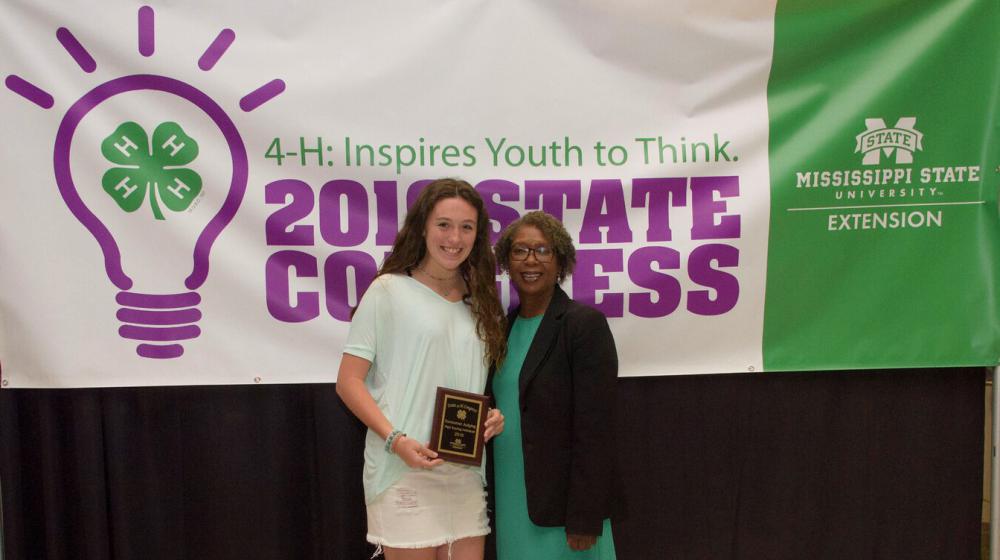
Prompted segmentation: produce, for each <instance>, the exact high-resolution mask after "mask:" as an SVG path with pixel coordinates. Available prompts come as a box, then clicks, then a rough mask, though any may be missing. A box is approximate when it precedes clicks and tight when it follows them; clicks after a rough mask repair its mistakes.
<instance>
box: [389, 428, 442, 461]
mask: <svg viewBox="0 0 1000 560" xmlns="http://www.w3.org/2000/svg"><path fill="white" fill-rule="evenodd" d="M392 451H393V452H394V453H395V454H396V455H399V458H400V459H402V460H403V462H404V463H406V466H408V467H410V468H412V469H433V468H434V467H437V466H438V465H442V464H444V459H438V458H437V453H435V452H434V451H431V450H430V449H428V448H427V446H425V445H423V444H422V443H420V442H419V441H417V440H415V439H412V438H409V437H406V436H399V437H398V438H396V441H394V442H392Z"/></svg>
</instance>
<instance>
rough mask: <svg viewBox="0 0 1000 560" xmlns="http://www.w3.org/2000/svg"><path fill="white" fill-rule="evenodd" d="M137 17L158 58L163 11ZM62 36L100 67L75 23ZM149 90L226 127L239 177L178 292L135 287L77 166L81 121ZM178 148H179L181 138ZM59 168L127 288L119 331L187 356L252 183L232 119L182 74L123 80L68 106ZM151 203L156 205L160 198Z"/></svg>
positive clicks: (36, 91) (263, 99) (14, 87)
mask: <svg viewBox="0 0 1000 560" xmlns="http://www.w3.org/2000/svg"><path fill="white" fill-rule="evenodd" d="M137 15H138V21H137V23H138V40H139V41H138V47H139V53H140V54H142V56H144V57H150V56H153V54H154V53H155V52H156V41H155V37H156V35H155V11H154V10H153V8H152V7H150V6H142V7H140V8H139V11H138V14H137ZM235 38H236V34H235V32H234V31H233V30H231V29H223V30H222V31H221V32H219V34H218V36H217V37H216V38H215V39H214V40H213V41H212V43H211V44H210V45H209V46H208V48H207V49H206V50H205V52H204V53H203V54H202V56H201V58H200V59H199V60H198V68H200V69H201V70H203V71H205V72H208V71H210V70H212V69H213V68H214V67H215V66H216V65H217V64H218V63H219V61H220V60H221V58H222V56H223V55H224V54H225V53H226V51H227V50H228V49H229V47H230V46H231V45H232V44H233V41H234V40H235ZM56 39H57V40H58V41H59V43H60V45H62V47H63V48H64V49H65V51H66V52H67V53H68V54H69V55H70V57H72V59H73V61H74V62H76V64H77V66H79V67H80V69H81V70H83V71H84V72H86V73H88V74H91V73H93V72H95V71H96V70H97V67H98V64H97V61H96V60H95V59H94V57H93V56H91V54H90V53H89V52H88V51H87V49H86V48H85V47H84V46H83V44H82V43H81V42H80V41H79V40H78V39H77V37H76V36H75V35H74V34H73V33H72V32H71V31H70V30H69V29H66V28H64V27H61V28H59V29H58V30H57V31H56ZM4 85H6V87H7V89H9V90H10V91H11V92H13V93H15V94H17V95H19V96H21V97H23V98H24V99H26V100H27V101H29V102H31V103H33V104H35V105H37V106H38V107H41V108H42V109H51V108H52V107H53V106H54V105H55V100H54V98H53V96H52V95H51V94H50V93H49V92H47V91H45V90H44V89H42V88H40V87H38V86H37V85H35V84H33V83H31V82H30V81H28V80H26V79H24V78H22V77H20V76H17V75H14V74H10V75H8V76H7V78H6V79H5V80H4ZM284 90H285V82H284V81H282V80H280V79H273V80H271V81H269V82H267V83H265V84H264V85H262V86H260V87H258V88H257V89H255V90H253V91H251V92H250V93H248V94H246V95H244V96H243V97H242V98H241V99H240V102H239V106H240V108H241V109H242V110H243V111H244V112H250V111H253V110H255V109H256V108H258V107H260V106H261V105H263V104H264V103H267V102H268V101H270V100H271V99H274V98H275V97H277V96H278V95H280V94H281V93H282V92H283V91H284ZM144 91H148V92H157V93H166V94H170V95H173V96H176V97H179V98H180V99H182V100H185V101H187V102H188V103H190V104H192V105H194V106H195V107H196V108H198V109H199V110H200V111H201V112H202V113H204V114H205V115H206V116H207V117H208V118H209V119H210V120H211V121H212V123H213V124H214V126H215V127H216V128H217V129H218V130H219V131H220V132H221V133H222V137H223V139H224V141H225V144H226V145H227V146H228V149H229V155H230V160H231V162H232V176H231V179H230V182H229V188H228V190H227V191H226V195H225V198H224V200H223V202H222V205H221V206H220V207H219V209H218V211H217V212H216V213H215V214H214V215H213V216H212V218H211V219H210V220H209V221H208V224H207V225H206V226H205V227H204V229H202V230H201V231H200V232H199V233H198V235H197V238H196V241H195V243H194V249H193V251H192V253H191V262H192V268H191V273H190V274H189V275H187V277H186V278H185V279H184V281H183V284H184V286H183V288H181V287H179V288H178V289H177V290H176V291H174V292H173V293H143V292H140V291H135V290H134V282H133V279H132V277H130V276H129V275H128V274H126V273H125V268H124V267H123V265H122V252H121V248H120V246H119V243H118V242H117V241H116V240H115V238H114V237H113V236H112V234H111V231H110V230H109V228H108V226H107V225H106V224H105V223H104V222H102V221H101V220H100V219H99V218H98V216H97V215H96V214H95V213H94V212H93V211H91V209H90V208H88V206H87V204H86V203H85V202H84V199H85V198H86V197H82V196H81V195H80V191H78V189H77V184H76V182H75V181H74V179H73V173H72V171H71V148H72V146H73V138H74V135H75V134H76V132H77V129H78V128H79V127H80V123H81V121H83V119H84V118H85V117H86V116H87V115H88V114H89V113H90V112H91V111H92V110H94V109H95V108H97V107H98V106H100V105H101V104H103V103H104V102H106V101H108V100H109V99H112V98H114V97H115V96H117V95H121V94H123V93H130V92H144ZM154 134H155V133H154ZM169 141H170V142H172V140H169ZM165 146H166V145H164V147H165ZM170 146H171V147H176V145H174V144H170ZM116 147H118V146H116ZM133 148H134V146H133ZM178 149H179V148H178ZM53 167H54V170H55V178H56V184H57V185H58V188H59V193H60V194H61V195H62V198H63V201H64V202H65V203H66V206H67V208H69V210H70V212H71V213H72V214H73V216H74V217H76V219H77V220H79V222H80V223H81V224H83V226H84V227H85V228H87V230H88V231H89V232H90V233H91V234H92V235H93V236H94V239H96V240H97V244H98V245H99V246H100V248H101V251H102V253H103V255H104V270H105V272H106V273H107V275H108V279H109V280H111V283H112V284H113V285H114V286H115V287H117V288H118V289H119V290H121V291H120V292H119V293H118V295H117V296H116V298H115V300H116V302H117V303H118V305H120V306H121V308H120V309H119V310H118V313H117V315H116V316H117V318H118V320H119V321H121V322H122V323H123V324H122V326H121V327H120V328H119V329H118V334H119V336H121V337H122V338H125V339H129V340H135V341H138V342H139V344H138V346H137V348H136V353H137V354H138V355H139V356H142V357H144V358H154V359H169V358H177V357H180V356H181V355H183V353H184V347H183V345H182V344H181V342H182V341H185V340H192V339H195V338H197V337H198V336H200V335H201V329H200V328H199V327H198V326H197V325H196V324H195V323H197V322H198V321H199V320H201V311H200V310H199V309H198V305H199V304H200V303H201V296H200V295H199V294H198V292H197V290H198V289H199V288H200V287H201V286H202V284H204V283H205V279H206V278H208V268H209V253H210V252H211V250H212V245H213V244H214V243H215V240H216V239H217V238H218V237H219V235H220V234H221V233H222V230H223V229H224V228H225V227H226V226H227V225H229V223H230V222H231V221H232V220H233V217H234V216H235V215H236V212H237V210H239V207H240V204H241V203H242V202H243V196H244V194H245V193H246V189H247V178H248V162H247V151H246V146H245V145H244V144H243V139H242V137H241V136H240V133H239V131H238V130H237V128H236V125H235V124H234V123H233V121H232V119H230V118H229V116H228V115H227V114H226V112H225V111H224V110H223V109H222V108H221V107H220V106H219V105H218V104H217V103H216V102H215V101H213V100H212V98H211V97H209V96H208V95H206V94H205V93H203V92H202V91H201V90H199V89H197V88H195V87H194V86H192V85H189V84H187V83H185V82H182V81H180V80H176V79H173V78H168V77H165V76H157V75H151V74H135V75H130V76H124V77H119V78H115V79H113V80H110V81H107V82H104V83H103V84H101V85H99V86H97V87H95V88H93V89H92V90H90V91H89V92H87V93H86V94H85V95H83V97H81V98H80V99H79V100H78V101H76V102H75V103H73V105H72V106H71V107H70V108H69V109H68V110H67V111H66V114H65V116H64V117H63V119H62V121H61V122H60V124H59V129H58V131H57V133H56V138H55V147H54V150H53ZM85 182H86V181H85ZM147 187H148V185H147ZM215 188H216V189H217V187H215ZM84 192H87V191H86V190H85V191H84ZM150 204H153V199H152V198H150ZM122 208H123V209H124V207H122ZM155 214H156V213H155V212H154V215H155ZM168 289H169V288H168ZM160 290H162V288H160Z"/></svg>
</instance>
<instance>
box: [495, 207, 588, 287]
mask: <svg viewBox="0 0 1000 560" xmlns="http://www.w3.org/2000/svg"><path fill="white" fill-rule="evenodd" d="M521 226H534V227H536V228H538V230H539V231H541V232H542V235H544V236H545V239H547V240H548V241H549V243H550V244H551V246H552V250H553V251H555V254H556V261H557V262H558V263H559V283H560V284H562V281H563V280H565V279H566V277H567V276H569V275H570V274H573V268H575V267H576V248H575V247H573V239H572V238H571V237H570V236H569V232H567V231H566V228H565V227H563V225H562V222H560V221H559V220H557V219H556V218H555V216H552V215H551V214H546V213H545V212H542V211H540V210H536V211H534V212H528V213H527V214H525V215H523V216H521V217H520V218H519V219H517V220H515V221H514V222H512V223H511V224H510V225H509V226H507V227H506V229H504V230H503V231H502V232H500V239H498V240H497V243H496V245H494V246H493V252H494V253H496V256H497V264H499V265H500V270H502V271H504V272H510V248H511V244H512V243H513V240H514V235H515V234H517V230H518V229H519V228H520V227H521Z"/></svg>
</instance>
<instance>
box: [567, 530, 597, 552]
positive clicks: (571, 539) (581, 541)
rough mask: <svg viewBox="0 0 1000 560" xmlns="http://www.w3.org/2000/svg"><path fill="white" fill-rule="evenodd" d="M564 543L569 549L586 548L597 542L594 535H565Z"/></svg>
mask: <svg viewBox="0 0 1000 560" xmlns="http://www.w3.org/2000/svg"><path fill="white" fill-rule="evenodd" d="M566 544H567V545H568V546H569V548H570V550H588V549H590V547H592V546H594V545H595V544H597V536H596V535H571V534H567V535H566Z"/></svg>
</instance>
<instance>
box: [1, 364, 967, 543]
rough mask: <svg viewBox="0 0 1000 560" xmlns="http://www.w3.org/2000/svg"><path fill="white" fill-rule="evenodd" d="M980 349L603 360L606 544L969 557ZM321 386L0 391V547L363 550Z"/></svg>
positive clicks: (351, 452) (358, 434)
mask: <svg viewBox="0 0 1000 560" xmlns="http://www.w3.org/2000/svg"><path fill="white" fill-rule="evenodd" d="M984 373H985V370H984V369H983V368H952V369H921V370H893V371H864V372H810V373H768V374H752V375H706V376H679V377H649V378H630V379H621V380H620V382H619V387H620V395H619V397H620V411H621V415H620V418H619V426H618V429H617V432H618V435H619V437H618V444H619V448H618V449H617V450H615V451H614V452H615V453H616V454H617V456H618V458H619V462H620V464H621V472H622V473H624V476H623V484H624V499H625V502H626V508H625V509H626V512H627V514H626V516H625V517H624V518H622V519H617V520H614V531H615V542H616V546H617V549H618V553H619V554H618V557H619V558H620V559H622V560H642V559H647V558H648V559H655V560H663V559H674V558H676V559H684V560H689V559H701V558H704V559H730V558H731V559H769V560H775V559H785V558H787V559H793V558H794V559H802V558H810V559H837V560H840V559H844V560H848V559H849V560H856V559H899V558H906V559H908V560H913V559H923V558H926V559H934V560H941V559H951V558H954V559H963V560H964V559H969V558H976V557H977V555H978V552H979V545H980V543H979V539H980V508H981V499H982V495H981V494H982V476H983V465H982V449H983V447H982V446H983V425H984V407H983V381H984ZM363 441H364V429H363V426H361V425H360V424H359V423H358V421H357V420H356V419H355V418H354V417H353V416H352V415H351V414H350V412H349V411H347V410H346V408H345V407H344V406H343V405H342V403H340V401H339V399H338V398H337V396H336V393H335V386H334V385H332V384H327V385H266V386H203V387H146V388H115V389H65V390H62V389H60V390H4V391H0V491H2V494H3V495H2V504H3V530H4V535H3V537H4V540H3V542H4V546H5V553H6V556H5V558H6V559H7V560H21V559H30V560H37V559H44V560H47V559H88V560H90V559H94V560H105V559H108V560H110V559H116V560H117V559H133V558H134V559H143V560H160V559H163V560H182V559H183V560H189V559H191V560H194V559H198V560H202V559H213V560H215V559H219V560H224V559H230V558H231V559H240V560H249V559H262V560H263V559H267V560H275V559H290V560H292V559H294V560H303V559H305V560H310V559H315V560H320V559H323V560H331V559H336V560H341V559H344V560H354V559H357V560H361V559H367V558H369V557H370V556H371V553H372V548H371V547H370V546H368V545H367V544H366V543H365V540H364V535H365V515H364V498H363V492H362V489H361V475H360V473H361V467H362V455H361V452H362V448H363Z"/></svg>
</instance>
